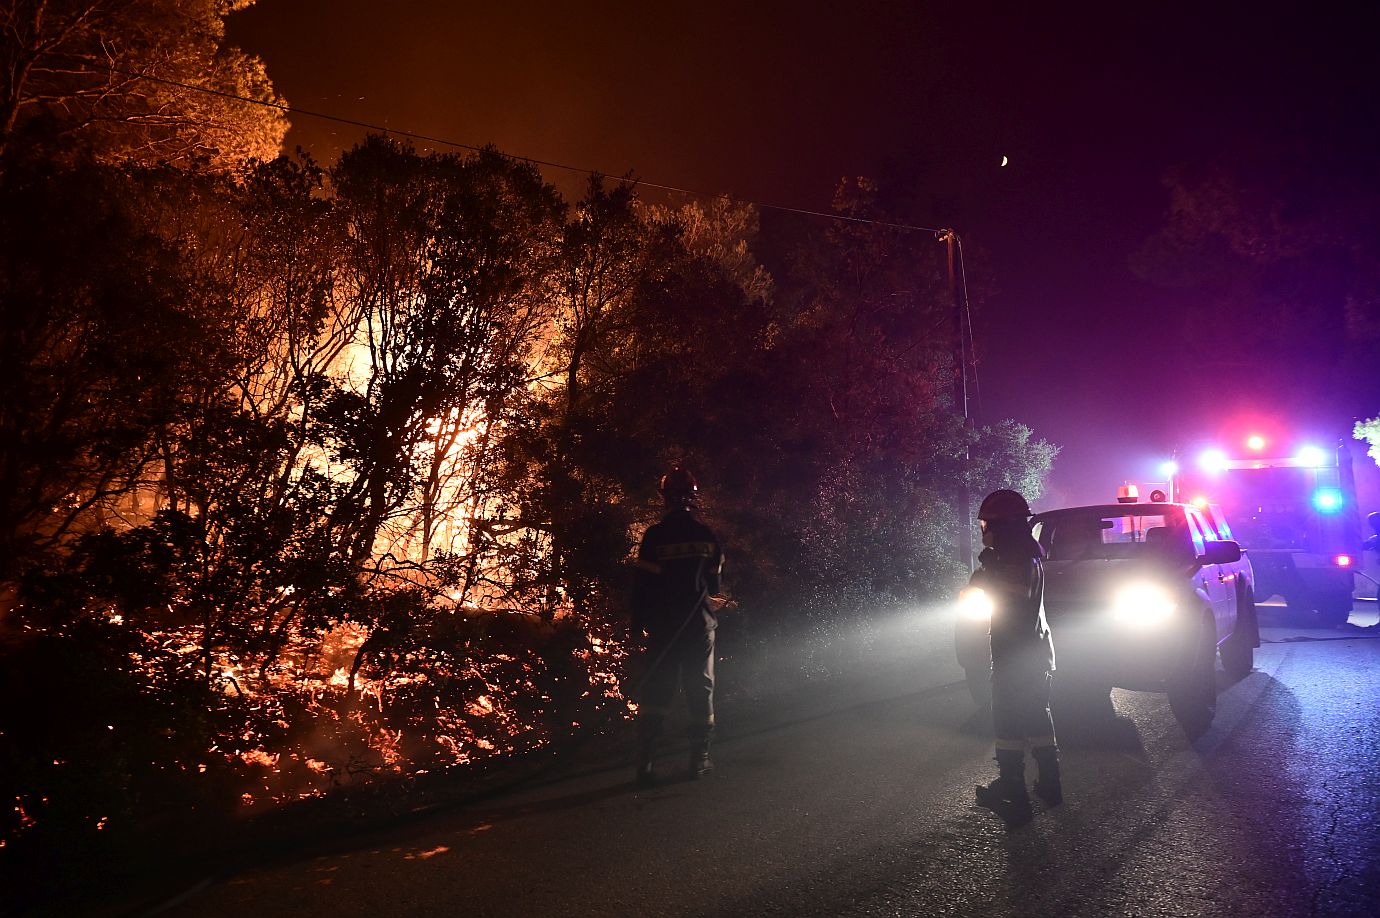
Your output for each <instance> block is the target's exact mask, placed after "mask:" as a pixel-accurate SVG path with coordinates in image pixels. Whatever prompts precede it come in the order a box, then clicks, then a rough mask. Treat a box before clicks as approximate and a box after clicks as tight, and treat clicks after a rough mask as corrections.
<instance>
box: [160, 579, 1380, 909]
mask: <svg viewBox="0 0 1380 918" xmlns="http://www.w3.org/2000/svg"><path fill="white" fill-rule="evenodd" d="M1374 609H1375V606H1374V604H1360V605H1358V607H1357V612H1356V614H1355V615H1354V616H1353V622H1355V623H1357V624H1362V625H1364V624H1369V623H1371V622H1374V621H1375V617H1376V616H1375V611H1374ZM1267 621H1268V619H1267ZM947 627H948V625H947V624H946V623H945V622H944V621H943V619H942V616H921V615H916V616H915V620H914V621H901V622H899V623H898V624H897V625H896V628H895V633H894V634H892V635H891V636H889V637H888V638H887V639H886V640H884V641H883V642H881V645H882V646H881V647H879V649H878V654H879V659H885V660H887V661H889V662H888V663H887V664H886V665H881V664H879V666H878V668H877V671H876V675H875V677H873V678H869V679H867V680H864V681H860V682H853V683H848V684H846V685H834V686H832V687H830V688H829V689H827V690H823V691H821V690H818V689H816V690H812V691H810V692H808V693H803V694H802V695H801V696H800V697H797V698H793V699H785V700H777V701H774V702H773V703H772V704H764V703H759V704H756V705H753V704H744V705H740V706H739V707H738V708H737V709H736V710H734V709H730V711H729V716H728V717H727V718H722V717H721V719H723V720H725V722H724V723H723V724H722V725H721V738H720V741H719V742H718V744H717V745H716V747H715V760H716V762H717V765H718V768H717V769H716V771H715V772H714V773H713V774H712V775H711V776H708V777H707V778H705V779H703V780H700V781H689V780H683V779H678V778H671V777H668V780H667V781H666V782H665V783H663V784H661V785H659V786H657V787H655V788H653V789H650V790H642V789H638V788H636V787H635V786H633V785H632V783H631V782H630V780H629V779H630V777H631V769H630V768H627V767H623V766H620V767H618V768H590V769H586V770H584V771H583V772H581V773H578V774H575V775H572V776H570V777H568V778H565V779H562V780H558V781H554V782H552V783H548V784H546V785H545V786H542V787H540V788H535V789H530V790H528V791H526V792H523V793H519V794H515V795H512V796H509V797H507V798H505V799H502V800H498V801H490V802H488V803H486V804H484V805H479V806H475V807H473V808H470V809H465V810H459V811H452V812H449V813H444V814H438V815H434V816H431V817H428V818H427V819H425V820H422V821H414V822H411V823H409V824H408V825H406V826H401V827H396V828H393V829H389V830H386V831H382V832H374V833H372V834H370V835H368V836H365V837H355V838H343V839H339V840H337V841H336V842H335V843H333V844H332V845H331V846H330V847H329V849H326V848H321V849H317V850H304V851H302V852H300V855H299V856H298V857H296V858H293V859H291V860H290V861H280V862H277V863H272V864H265V865H260V866H258V867H256V868H253V869H250V870H247V871H245V872H242V873H239V874H237V875H233V876H222V877H213V878H208V879H207V880H206V881H205V882H203V883H202V884H200V885H199V886H197V887H195V888H192V889H189V890H184V891H183V892H182V893H181V894H180V896H178V897H176V898H173V899H171V900H170V901H168V902H165V903H164V904H163V905H162V906H161V907H160V908H159V909H158V911H157V914H159V915H166V916H179V918H180V916H197V918H212V916H227V918H229V916H234V918H246V916H255V918H261V916H270V915H294V916H323V918H324V916H330V918H349V916H394V915H400V916H432V915H456V916H466V918H480V916H508V915H512V916H539V915H553V916H556V915H559V916H583V915H590V916H593V915H599V916H658V918H670V916H692V915H694V916H698V915H733V916H739V915H741V916H761V915H783V916H784V915H790V916H813V915H820V916H824V915H829V916H833V915H856V916H870V915H980V916H984V918H992V916H1007V915H1011V916H1017V915H1019V916H1031V915H1074V916H1079V915H1086V916H1107V915H1135V916H1161V915H1162V916H1189V915H1203V916H1217V918H1225V916H1240V915H1261V916H1266V915H1268V916H1291V915H1300V916H1303V915H1346V916H1356V915H1374V914H1377V913H1378V912H1380V906H1377V905H1376V901H1377V900H1376V898H1375V890H1377V889H1380V749H1378V748H1377V747H1380V640H1376V639H1374V636H1377V635H1380V629H1374V630H1371V631H1369V632H1366V631H1362V630H1360V629H1359V628H1356V629H1354V630H1353V631H1352V632H1340V631H1331V632H1326V631H1307V630H1301V629H1297V628H1285V627H1266V628H1265V629H1264V635H1263V636H1264V637H1265V638H1266V640H1267V641H1269V643H1266V644H1265V645H1264V646H1263V647H1261V648H1260V650H1259V651H1258V652H1257V656H1256V671H1255V672H1253V673H1252V674H1251V675H1249V676H1248V677H1246V678H1245V679H1243V680H1241V681H1240V682H1238V683H1235V684H1228V683H1227V681H1226V678H1225V675H1224V674H1223V673H1221V671H1220V668H1219V672H1218V677H1219V688H1220V695H1219V701H1218V714H1217V718H1216V721H1215V723H1214V725H1213V727H1212V729H1211V730H1210V731H1209V732H1208V733H1207V734H1206V735H1205V736H1203V737H1202V738H1200V739H1199V740H1198V741H1196V742H1194V743H1192V744H1190V743H1189V742H1188V741H1186V740H1185V738H1184V736H1183V733H1182V731H1181V730H1180V729H1179V727H1178V725H1177V724H1176V723H1175V722H1174V720H1173V718H1172V716H1171V715H1170V713H1169V710H1168V706H1167V704H1166V703H1165V701H1164V698H1163V696H1159V695H1150V694H1140V693H1130V692H1122V691H1119V690H1118V691H1117V692H1115V693H1114V702H1115V705H1116V708H1117V712H1118V718H1117V719H1116V720H1115V721H1114V722H1111V723H1110V724H1104V725H1102V727H1100V728H1099V729H1098V730H1096V731H1094V732H1093V733H1092V734H1091V735H1088V736H1085V737H1083V738H1082V739H1081V740H1080V742H1078V743H1076V744H1073V745H1069V744H1067V743H1066V744H1065V745H1066V748H1065V750H1064V756H1063V758H1064V769H1065V773H1064V785H1065V794H1066V800H1065V803H1064V805H1063V806H1061V807H1058V808H1056V809H1053V810H1048V809H1046V808H1044V807H1043V806H1042V805H1041V804H1039V803H1038V801H1037V802H1036V804H1035V805H1036V817H1035V820H1034V822H1033V823H1032V824H1031V825H1029V826H1027V827H1025V828H1021V829H1017V830H1014V831H1008V830H1007V829H1006V828H1005V826H1004V825H1003V824H1002V823H1001V822H1000V821H999V820H998V819H997V818H996V817H995V816H994V815H993V814H991V813H989V812H987V811H985V810H981V809H978V808H977V807H975V806H974V805H973V803H972V796H973V785H974V784H975V783H978V782H983V781H986V780H987V779H989V778H990V777H991V776H992V772H993V766H992V764H991V761H990V758H991V739H990V731H989V730H988V728H987V725H986V722H985V718H983V717H982V716H981V715H980V714H978V713H976V712H975V709H974V707H973V705H972V703H971V702H970V701H969V699H968V697H967V692H966V690H965V688H964V686H963V685H962V683H961V682H960V673H959V671H958V670H957V668H956V667H954V666H953V664H952V662H951V661H949V658H950V657H951V656H952V651H951V643H949V640H950V639H948V638H946V637H945V629H946V628H947ZM1298 638H1305V639H1304V640H1299V639H1298ZM1056 640H1057V635H1056ZM898 660H900V661H908V662H907V663H906V664H905V665H901V664H898V663H897V661H898ZM682 756H683V753H681V752H680V751H676V752H675V753H674V754H668V756H667V757H666V758H665V760H664V761H663V762H662V763H661V765H662V770H663V771H666V772H667V773H668V776H669V774H670V773H672V772H676V773H678V772H679V771H680V769H681V768H683V762H682Z"/></svg>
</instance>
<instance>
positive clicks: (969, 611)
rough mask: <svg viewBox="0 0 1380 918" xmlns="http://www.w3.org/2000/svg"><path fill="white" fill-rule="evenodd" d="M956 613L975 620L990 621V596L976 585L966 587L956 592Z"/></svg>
mask: <svg viewBox="0 0 1380 918" xmlns="http://www.w3.org/2000/svg"><path fill="white" fill-rule="evenodd" d="M958 614H959V615H961V616H963V617H964V618H970V619H973V620H975V621H983V622H986V621H991V619H992V597H990V596H988V595H987V593H986V592H985V591H983V590H981V589H979V588H978V587H968V588H967V589H965V590H963V591H962V592H960V593H959V594H958Z"/></svg>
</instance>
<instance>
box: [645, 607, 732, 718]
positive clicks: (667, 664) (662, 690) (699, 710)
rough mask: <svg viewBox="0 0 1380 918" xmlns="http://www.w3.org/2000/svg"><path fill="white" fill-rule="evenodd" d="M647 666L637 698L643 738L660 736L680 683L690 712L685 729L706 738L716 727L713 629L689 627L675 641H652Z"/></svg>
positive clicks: (648, 651)
mask: <svg viewBox="0 0 1380 918" xmlns="http://www.w3.org/2000/svg"><path fill="white" fill-rule="evenodd" d="M646 665H647V667H648V669H647V670H646V671H645V674H644V675H643V683H642V688H641V691H640V692H639V693H638V696H639V697H638V698H637V699H636V700H637V701H638V705H639V706H638V714H637V726H638V733H639V734H641V736H642V737H643V739H655V738H656V737H657V736H660V735H661V730H662V724H663V723H664V721H665V718H666V715H667V714H668V713H670V710H671V701H672V699H673V698H674V697H675V694H676V685H677V684H679V685H680V687H681V690H682V691H683V692H684V693H685V706H686V709H687V710H688V712H689V723H688V726H687V728H686V732H687V733H689V735H690V738H691V739H707V738H708V736H709V734H710V732H712V731H713V729H714V632H713V631H706V630H703V629H699V628H696V629H687V630H686V631H684V632H682V633H681V634H680V635H679V636H678V637H677V638H675V640H674V641H669V642H667V641H656V640H652V641H651V642H650V643H649V645H648V648H647V658H646Z"/></svg>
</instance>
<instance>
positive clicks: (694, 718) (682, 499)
mask: <svg viewBox="0 0 1380 918" xmlns="http://www.w3.org/2000/svg"><path fill="white" fill-rule="evenodd" d="M660 490H661V496H662V499H663V500H664V501H665V505H666V515H665V516H664V517H662V520H661V522H659V523H656V524H654V525H653V526H651V527H649V528H648V529H647V532H646V534H645V535H643V536H642V544H641V547H640V548H639V549H638V552H637V570H636V580H635V582H634V587H633V597H632V612H633V637H634V639H635V640H638V641H640V642H645V643H644V645H643V646H644V651H643V655H644V661H645V667H644V669H643V675H642V681H641V683H640V685H639V686H638V687H637V690H635V692H634V695H635V696H636V701H637V702H638V713H637V727H638V755H637V781H638V783H640V784H648V783H651V782H652V781H653V780H654V773H653V761H654V758H655V755H656V744H657V739H658V738H659V737H660V736H661V732H662V726H663V723H664V721H665V718H666V715H667V713H668V712H669V711H670V709H671V700H672V698H673V697H674V696H675V693H676V685H677V683H679V684H680V686H681V689H682V691H683V692H684V693H685V704H686V707H687V708H688V710H689V715H690V718H689V726H688V733H689V737H690V777H692V778H698V777H700V776H701V775H703V774H705V773H706V772H708V771H709V770H710V769H712V768H713V767H714V765H713V762H711V761H710V758H709V739H710V734H711V733H712V732H713V730H714V629H715V628H716V627H717V625H718V618H717V616H716V613H715V609H714V603H713V602H712V600H711V599H710V597H711V596H713V595H714V594H716V593H718V592H719V587H720V582H719V575H720V571H721V569H722V567H723V552H722V550H721V549H720V546H719V540H718V538H717V537H716V536H715V535H714V532H713V530H711V529H710V528H709V527H708V526H706V525H704V524H703V523H701V522H700V521H699V520H697V519H695V516H694V514H693V513H692V512H691V511H692V508H693V507H694V506H695V503H696V498H697V495H698V492H699V485H698V484H697V483H696V481H695V476H693V475H691V474H690V473H689V472H688V471H686V470H685V469H683V468H679V467H678V468H675V469H672V470H671V471H670V472H668V473H667V474H666V475H665V476H663V477H662V479H661V488H660Z"/></svg>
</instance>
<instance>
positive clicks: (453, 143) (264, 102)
mask: <svg viewBox="0 0 1380 918" xmlns="http://www.w3.org/2000/svg"><path fill="white" fill-rule="evenodd" d="M52 56H54V57H69V56H68V55H56V54H55V55H52ZM70 59H73V60H78V61H80V62H81V63H82V65H83V66H85V67H88V68H90V69H94V70H104V71H108V72H109V73H113V74H118V75H120V76H126V77H130V78H132V79H138V80H148V81H149V82H151V83H160V84H162V85H164V86H175V87H178V88H179V89H186V90H189V91H191V92H199V93H204V94H206V95H210V96H219V97H220V98H222V99H229V100H231V101H235V102H243V103H246V104H249V105H258V106H262V107H263V108H272V109H277V110H278V111H281V112H284V113H286V114H290V115H305V116H307V117H309V118H320V119H321V120H323V121H333V122H335V123H336V124H346V125H350V126H351V127H358V128H364V129H366V130H370V131H378V132H379V133H382V134H392V135H396V136H398V137H406V138H408V139H409V140H417V141H421V142H422V143H434V144H439V145H441V146H446V147H454V148H456V149H460V150H470V151H473V152H476V153H482V152H485V151H486V150H493V151H494V152H497V153H498V154H499V155H501V156H504V157H507V158H508V159H513V160H517V161H518V162H524V163H531V164H532V165H534V166H546V167H548V168H551V169H564V170H566V171H568V172H576V173H580V174H582V175H608V174H609V173H607V172H602V171H600V170H598V169H585V168H583V167H580V166H571V165H568V164H567V163H558V162H555V161H553V160H547V159H537V158H535V157H532V156H522V155H519V154H517V153H508V152H506V151H503V150H498V149H496V148H494V147H492V146H490V147H481V146H476V145H475V144H470V143H463V142H461V141H458V140H448V139H446V138H444V137H435V136H431V135H428V134H422V133H419V132H417V131H408V130H399V129H397V128H390V127H386V126H384V125H381V124H374V123H372V122H369V121H360V120H358V119H355V118H345V117H343V116H341V115H332V114H328V113H326V112H317V111H312V110H310V109H306V108H299V107H297V106H295V105H289V104H288V103H286V102H277V101H272V100H268V99H255V98H252V97H250V96H242V95H239V94H238V93H233V92H226V91H225V90H221V89H212V88H211V87H209V86H197V85H195V84H193V83H184V82H182V81H181V80H173V79H169V78H168V77H159V76H153V75H151V74H147V73H136V72H134V71H130V70H122V69H121V68H119V67H115V66H109V65H100V64H95V63H93V62H92V61H90V60H87V59H85V58H70ZM634 183H635V184H637V185H641V186H643V187H646V188H656V189H658V190H660V191H671V192H676V193H678V194H685V195H690V196H691V197H696V198H708V199H714V198H723V197H728V195H726V194H724V193H722V192H717V193H716V192H707V191H696V190H694V189H692V188H682V187H680V186H678V185H667V184H665V183H662V182H652V181H647V180H645V179H635V180H634ZM737 200H739V201H742V202H743V203H744V204H751V205H752V206H754V207H759V208H762V209H764V210H775V211H782V212H784V213H790V214H799V215H801V216H806V217H820V218H823V219H825V220H840V221H843V222H846V223H861V224H866V225H869V226H880V227H885V228H887V229H898V230H907V231H910V232H920V233H940V232H943V230H940V229H936V228H935V227H932V226H919V225H917V224H913V223H897V222H892V221H888V220H873V219H869V218H867V217H851V216H848V215H847V214H835V213H829V212H827V211H822V210H810V209H809V208H805V207H791V206H789V205H786V204H771V203H768V202H766V201H757V200H752V199H749V198H738V199H737ZM965 296H966V294H965Z"/></svg>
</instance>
